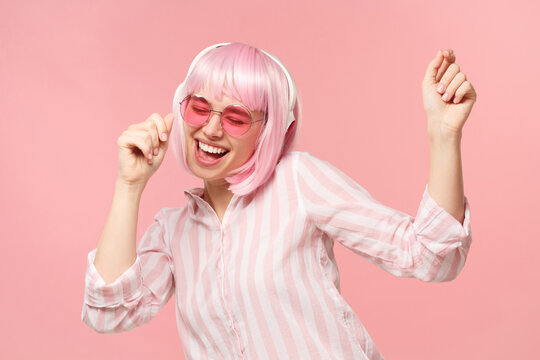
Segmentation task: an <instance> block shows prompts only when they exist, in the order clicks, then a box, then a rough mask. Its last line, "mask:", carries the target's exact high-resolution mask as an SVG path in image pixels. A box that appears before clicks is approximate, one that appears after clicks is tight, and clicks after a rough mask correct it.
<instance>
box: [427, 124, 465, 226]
mask: <svg viewBox="0 0 540 360" xmlns="http://www.w3.org/2000/svg"><path fill="white" fill-rule="evenodd" d="M429 154H430V156H429V181H428V192H429V194H430V196H431V197H432V198H433V200H435V201H436V202H437V204H439V206H441V207H442V208H443V209H444V210H446V211H447V212H448V213H449V214H451V215H452V216H453V217H455V218H456V219H457V220H458V221H459V222H460V223H461V224H463V220H464V214H465V194H464V189H463V172H462V165H461V135H456V136H433V137H430V139H429Z"/></svg>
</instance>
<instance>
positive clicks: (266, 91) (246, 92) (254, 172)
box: [171, 43, 301, 195]
mask: <svg viewBox="0 0 540 360" xmlns="http://www.w3.org/2000/svg"><path fill="white" fill-rule="evenodd" d="M181 88H182V89H181ZM201 88H206V89H209V91H211V92H212V95H213V96H214V97H215V98H217V99H218V100H221V99H222V95H223V94H225V95H227V96H229V97H234V98H237V99H239V100H240V101H241V102H242V103H244V104H245V105H246V106H247V107H249V108H250V109H252V110H255V111H262V112H264V113H265V114H266V115H265V116H266V120H265V122H264V125H263V126H264V128H263V130H262V132H261V134H260V135H259V137H258V139H257V143H256V147H255V151H254V152H253V154H252V156H251V157H250V158H249V160H248V161H246V163H244V164H243V165H242V166H240V167H239V168H237V169H235V170H233V171H232V172H230V173H229V174H228V175H227V177H226V178H225V180H226V181H227V182H228V183H229V184H230V186H229V190H231V191H232V192H233V193H234V194H237V195H245V194H249V193H251V192H252V191H254V190H255V189H257V188H258V187H259V186H260V185H262V184H264V183H265V182H266V181H267V180H268V178H270V176H272V173H273V172H274V169H275V167H276V165H277V163H278V162H279V160H280V159H281V157H282V156H284V155H285V154H286V153H287V152H289V151H290V149H291V148H292V146H293V145H294V143H295V142H296V139H297V137H298V136H297V134H298V131H297V130H298V129H299V128H300V122H299V121H300V117H301V106H300V101H299V100H298V97H297V100H296V103H295V106H294V111H293V113H294V116H295V119H296V120H295V121H294V122H293V123H292V124H291V125H290V126H289V128H288V130H287V132H286V133H285V126H286V120H287V118H288V114H289V85H288V82H287V77H286V75H285V73H284V72H283V69H282V68H281V67H280V66H279V65H278V64H277V63H276V62H275V61H274V60H272V59H271V58H270V57H269V56H268V55H266V54H265V53H264V52H262V51H261V50H259V49H258V48H256V47H253V46H250V45H247V44H243V43H231V44H228V45H224V46H220V47H217V48H214V49H212V50H210V51H209V52H207V53H205V54H204V55H203V56H202V57H201V58H200V59H199V60H198V61H197V64H196V65H195V67H194V68H193V70H192V72H191V73H190V74H189V77H188V78H186V80H185V81H184V86H183V87H179V89H178V90H180V91H178V90H177V92H176V94H175V96H174V102H173V114H174V123H173V127H172V130H171V146H172V148H173V152H174V155H175V157H176V161H177V162H178V163H179V164H181V165H183V166H184V167H185V169H186V170H187V171H188V172H190V173H191V174H193V172H192V171H191V169H190V168H189V166H188V162H187V158H186V151H185V149H186V144H185V133H184V126H183V125H184V124H183V119H182V116H181V114H180V105H179V104H180V101H182V100H183V98H184V97H185V96H186V95H187V94H192V93H193V92H195V91H198V90H200V89H201Z"/></svg>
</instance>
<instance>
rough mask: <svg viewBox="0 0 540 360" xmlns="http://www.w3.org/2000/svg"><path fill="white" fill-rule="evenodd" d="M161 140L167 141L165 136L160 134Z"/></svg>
mask: <svg viewBox="0 0 540 360" xmlns="http://www.w3.org/2000/svg"><path fill="white" fill-rule="evenodd" d="M161 140H163V141H167V134H166V133H161Z"/></svg>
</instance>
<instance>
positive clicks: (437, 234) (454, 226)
mask: <svg viewBox="0 0 540 360" xmlns="http://www.w3.org/2000/svg"><path fill="white" fill-rule="evenodd" d="M454 61H455V57H454V55H453V53H452V52H451V50H449V51H445V52H444V53H443V52H441V51H439V52H438V53H437V56H436V57H435V58H434V59H433V60H432V61H431V62H430V64H429V66H428V69H427V72H426V76H425V79H424V81H423V94H424V107H425V111H426V114H427V117H428V134H429V137H430V146H431V147H430V149H431V155H432V156H431V172H430V178H429V182H428V184H427V185H426V187H425V190H424V194H423V196H422V199H421V202H420V206H419V209H418V213H417V216H416V217H415V218H413V217H411V216H409V215H407V214H405V213H403V212H400V211H397V210H394V209H391V208H389V207H386V206H384V205H382V204H381V203H379V202H378V201H377V200H375V199H374V198H372V197H371V195H370V194H369V193H368V191H366V190H365V189H364V188H363V187H361V186H360V185H359V184H357V183H356V182H355V181H354V180H353V179H351V178H350V177H348V176H347V175H346V174H344V173H343V172H341V171H340V170H339V169H337V168H335V167H333V166H332V165H331V164H330V163H328V162H326V161H323V160H320V159H318V158H316V157H314V156H312V155H311V154H309V153H306V152H296V151H290V149H291V146H292V144H293V143H294V141H295V139H296V135H297V130H298V129H299V125H298V124H299V121H300V104H299V101H298V100H297V99H296V90H295V86H294V82H293V80H292V78H291V77H290V74H288V72H287V70H286V68H285V67H284V66H283V64H281V63H280V62H279V60H277V59H276V58H275V57H273V56H272V55H270V54H268V53H266V52H264V51H262V50H260V49H257V48H255V47H252V46H249V45H246V44H241V43H232V44H218V45H214V46H211V47H209V48H207V49H205V50H204V51H203V52H201V53H200V54H199V55H198V56H197V57H196V58H195V60H194V61H193V63H192V65H191V67H190V69H189V71H188V75H187V77H186V80H185V81H184V83H182V84H180V86H179V87H178V89H177V91H176V93H175V96H174V101H173V113H174V115H173V114H169V115H167V116H165V118H162V117H161V116H159V115H158V114H153V115H151V116H150V117H149V118H148V119H147V120H146V121H144V122H141V123H139V124H135V125H131V126H130V127H128V130H126V131H125V132H124V133H123V134H122V136H120V137H119V139H118V146H119V174H118V179H117V181H116V188H115V194H114V199H113V204H112V208H111V212H110V215H109V217H108V219H107V223H106V225H105V229H104V232H103V235H102V238H101V239H100V242H99V244H98V247H97V249H94V250H92V251H91V252H90V253H89V254H88V264H87V273H86V291H85V299H84V300H85V301H84V306H83V310H82V320H83V321H84V322H85V323H86V324H87V325H88V326H89V327H90V328H92V329H93V330H95V331H97V332H100V333H114V332H121V331H127V330H131V329H134V328H135V327H137V326H140V325H142V324H144V323H147V322H149V321H150V320H151V319H152V318H153V317H154V316H155V315H156V314H157V312H158V311H159V310H160V309H161V308H162V307H163V306H164V305H165V304H166V303H167V301H168V300H169V298H170V297H171V296H172V295H173V294H174V295H175V298H176V312H177V324H178V331H179V334H180V338H181V340H182V344H183V348H184V352H185V355H186V358H189V359H222V358H223V359H236V358H242V359H264V358H265V359H285V358H291V359H382V358H383V356H382V354H381V352H380V351H379V350H378V349H377V347H376V346H375V345H374V343H373V341H372V339H371V338H370V336H369V334H368V333H367V331H366V329H365V328H364V326H363V325H362V323H361V322H360V320H359V319H358V317H357V316H356V314H355V313H354V311H353V310H352V308H351V307H350V306H349V305H348V304H347V302H346V301H345V300H344V299H343V297H342V296H341V294H340V284H339V272H338V267H337V264H336V261H335V257H334V253H333V244H334V241H335V240H337V241H339V242H340V243H341V244H343V245H344V246H346V247H347V248H349V249H351V250H352V251H354V252H355V253H356V254H358V255H360V256H362V257H364V258H365V259H367V260H368V261H371V262H373V263H375V264H377V265H378V266H380V267H381V268H382V269H384V270H385V271H388V272H389V273H391V274H393V275H396V276H401V277H416V278H418V279H420V280H422V281H449V280H452V279H454V278H455V277H456V276H457V275H458V273H459V272H460V270H461V269H462V267H463V265H464V263H465V259H466V256H467V253H468V250H469V246H470V243H471V235H470V208H469V205H468V201H467V198H466V197H465V196H464V194H463V184H462V176H461V160H460V158H459V141H460V135H461V129H462V127H463V124H464V122H465V120H466V118H467V117H468V114H469V112H470V110H471V108H472V104H473V103H474V101H475V99H476V94H475V92H474V89H473V88H472V86H471V85H470V83H469V82H467V81H466V80H465V75H464V74H463V73H461V72H459V67H458V66H457V65H456V64H455V62H454ZM438 85H442V86H443V87H444V89H445V90H446V92H444V91H442V92H441V91H439V90H438V89H437V86H438ZM443 93H445V94H447V95H444V96H442V94H443ZM169 141H172V143H173V149H174V152H175V155H176V159H177V161H178V162H179V163H181V164H183V165H184V166H185V167H186V169H187V170H188V171H190V172H191V173H193V174H194V175H195V176H198V177H200V178H201V179H203V180H204V187H202V188H193V189H189V190H185V191H184V193H185V195H186V197H187V200H188V202H187V205H186V206H184V207H178V208H163V209H161V210H160V211H159V212H158V213H157V214H156V215H155V217H154V220H155V221H154V223H153V224H152V225H151V226H150V227H149V228H148V230H147V231H146V232H145V234H144V235H143V237H142V239H141V241H140V244H139V247H138V248H137V249H136V224H137V214H138V207H139V201H140V197H141V194H142V192H143V189H144V187H145V185H146V183H147V182H148V179H149V178H150V177H151V176H152V174H153V173H154V172H155V171H156V170H157V169H158V168H159V166H160V165H161V162H162V161H163V158H164V156H165V152H166V150H167V148H168V142H169ZM428 186H429V192H428ZM431 194H433V196H434V197H431ZM435 195H436V197H435ZM439 204H444V206H445V207H444V208H443V207H442V206H441V205H439ZM458 219H459V221H458Z"/></svg>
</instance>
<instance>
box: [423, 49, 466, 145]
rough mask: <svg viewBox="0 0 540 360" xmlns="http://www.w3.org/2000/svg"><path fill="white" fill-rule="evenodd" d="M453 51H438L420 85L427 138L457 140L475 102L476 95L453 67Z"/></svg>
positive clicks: (454, 65) (461, 74)
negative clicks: (455, 138) (425, 116)
mask: <svg viewBox="0 0 540 360" xmlns="http://www.w3.org/2000/svg"><path fill="white" fill-rule="evenodd" d="M455 61H456V56H455V54H454V51H453V50H452V49H447V50H444V51H442V50H439V51H438V52H437V56H436V57H435V58H434V59H433V60H431V62H430V63H429V65H428V68H427V70H426V75H425V77H424V81H423V82H422V97H423V100H424V110H425V112H426V115H427V119H428V134H429V136H430V137H440V136H458V137H461V131H462V129H463V125H464V124H465V121H466V120H467V118H468V117H469V113H470V112H471V109H472V107H473V105H474V103H475V101H476V91H475V90H474V88H473V86H472V84H471V83H470V82H469V81H468V80H467V77H466V76H465V74H464V73H463V72H461V71H460V68H459V65H457V64H456V63H455Z"/></svg>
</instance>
